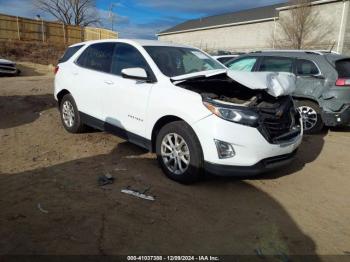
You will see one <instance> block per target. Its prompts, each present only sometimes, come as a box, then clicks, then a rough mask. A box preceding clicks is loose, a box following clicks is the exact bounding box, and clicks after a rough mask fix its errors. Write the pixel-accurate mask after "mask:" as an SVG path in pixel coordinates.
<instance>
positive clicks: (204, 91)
mask: <svg viewBox="0 0 350 262" xmlns="http://www.w3.org/2000/svg"><path fill="white" fill-rule="evenodd" d="M55 71H56V76H55V91H54V96H55V99H56V100H57V101H58V105H59V109H60V113H61V119H62V123H63V126H64V128H65V129H66V130H67V131H68V132H71V133H78V132H82V131H83V130H84V127H85V126H91V127H94V128H97V129H100V130H104V131H107V132H110V133H112V134H115V135H118V136H120V137H122V138H125V139H126V140H128V141H130V142H132V143H135V144H136V145H139V146H141V147H143V148H146V149H148V150H150V151H151V152H155V153H156V155H157V159H158V161H159V164H160V166H161V168H162V170H163V171H164V173H165V174H166V175H167V176H168V177H169V178H171V179H173V180H175V181H178V182H181V183H190V182H194V181H196V180H197V179H199V178H200V176H201V174H202V173H203V171H208V172H210V173H212V174H217V175H226V176H235V175H256V174H259V173H262V172H266V171H269V170H273V169H276V168H278V167H282V166H284V165H286V164H288V163H290V161H291V160H292V159H293V156H294V155H295V153H296V150H297V148H298V146H299V144H300V142H301V139H302V132H303V131H302V125H301V118H300V114H299V113H298V112H297V111H296V109H295V107H294V104H293V100H292V98H291V96H289V93H291V92H292V91H293V88H294V87H293V85H294V84H295V83H294V81H295V76H294V75H293V74H289V73H280V74H279V73H254V74H253V73H245V72H238V73H232V72H228V70H227V69H226V68H224V66H223V65H221V64H220V63H219V62H217V61H216V60H214V59H213V58H211V57H210V56H209V55H208V54H206V53H204V52H202V51H201V50H199V49H196V48H192V47H187V46H181V45H175V44H170V43H163V42H159V41H152V40H121V39H118V40H99V41H91V42H85V43H81V44H76V45H73V46H71V47H69V48H68V50H67V51H66V54H65V55H64V56H63V58H62V59H61V62H60V63H59V64H58V66H57V67H56V70H55Z"/></svg>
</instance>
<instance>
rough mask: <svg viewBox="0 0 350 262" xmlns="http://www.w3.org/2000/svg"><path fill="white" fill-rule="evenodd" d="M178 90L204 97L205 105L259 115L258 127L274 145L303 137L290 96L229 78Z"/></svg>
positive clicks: (217, 77)
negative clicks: (251, 86) (210, 104)
mask: <svg viewBox="0 0 350 262" xmlns="http://www.w3.org/2000/svg"><path fill="white" fill-rule="evenodd" d="M177 86H180V87H182V88H185V89H188V90H191V91H193V92H196V93H198V94H200V95H201V96H202V99H203V101H204V102H209V103H212V104H215V105H217V106H220V107H227V108H239V110H248V111H251V112H255V113H256V114H257V115H258V121H257V123H256V127H258V128H259V130H260V132H261V133H262V134H263V136H264V137H265V138H266V139H267V140H268V141H270V142H272V143H280V142H282V141H287V140H290V139H293V138H294V137H296V136H297V135H298V134H299V133H300V116H299V113H298V112H297V111H296V109H295V107H294V103H293V100H292V97H291V96H289V95H284V96H278V97H275V96H272V95H270V94H269V93H268V92H267V89H251V88H249V87H246V86H244V85H242V84H240V83H238V82H237V81H235V80H233V79H232V78H230V77H229V76H227V75H226V74H218V75H214V76H210V77H196V78H193V79H187V80H185V81H182V82H180V83H178V84H177Z"/></svg>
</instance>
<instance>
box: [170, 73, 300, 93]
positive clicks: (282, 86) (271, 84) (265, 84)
mask: <svg viewBox="0 0 350 262" xmlns="http://www.w3.org/2000/svg"><path fill="white" fill-rule="evenodd" d="M220 74H227V76H229V77H230V78H231V79H233V80H235V81H236V82H238V83H240V84H241V85H244V86H246V87H248V88H250V89H260V90H264V89H266V92H267V93H269V94H270V95H272V96H274V97H279V96H285V95H290V94H292V93H293V92H294V90H295V81H296V77H295V75H294V74H291V73H284V72H281V73H275V72H241V71H231V70H221V69H220V70H209V71H203V72H196V73H191V74H186V75H181V76H176V77H172V78H171V80H173V81H174V84H178V83H180V82H183V81H186V80H188V79H191V78H196V77H211V76H215V75H220Z"/></svg>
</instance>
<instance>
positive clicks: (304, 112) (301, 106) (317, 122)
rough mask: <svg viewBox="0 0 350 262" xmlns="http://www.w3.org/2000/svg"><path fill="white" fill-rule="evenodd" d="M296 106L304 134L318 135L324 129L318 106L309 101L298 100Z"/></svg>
mask: <svg viewBox="0 0 350 262" xmlns="http://www.w3.org/2000/svg"><path fill="white" fill-rule="evenodd" d="M296 105H297V108H298V111H299V112H300V114H301V118H302V120H303V127H304V133H305V134H316V133H319V132H320V131H321V130H322V129H323V127H324V123H323V120H322V117H321V109H320V107H319V105H318V104H316V103H315V102H312V101H309V100H298V101H296Z"/></svg>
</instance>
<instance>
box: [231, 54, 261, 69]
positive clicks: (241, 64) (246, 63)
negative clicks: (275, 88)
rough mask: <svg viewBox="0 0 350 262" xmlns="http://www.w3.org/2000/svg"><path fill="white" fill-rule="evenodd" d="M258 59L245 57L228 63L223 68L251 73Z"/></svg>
mask: <svg viewBox="0 0 350 262" xmlns="http://www.w3.org/2000/svg"><path fill="white" fill-rule="evenodd" d="M257 60H258V59H257V58H256V57H246V58H242V59H239V60H234V61H229V62H228V63H226V64H225V66H226V67H227V68H228V69H230V70H233V71H246V72H251V71H253V69H254V65H255V63H256V61H257Z"/></svg>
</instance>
